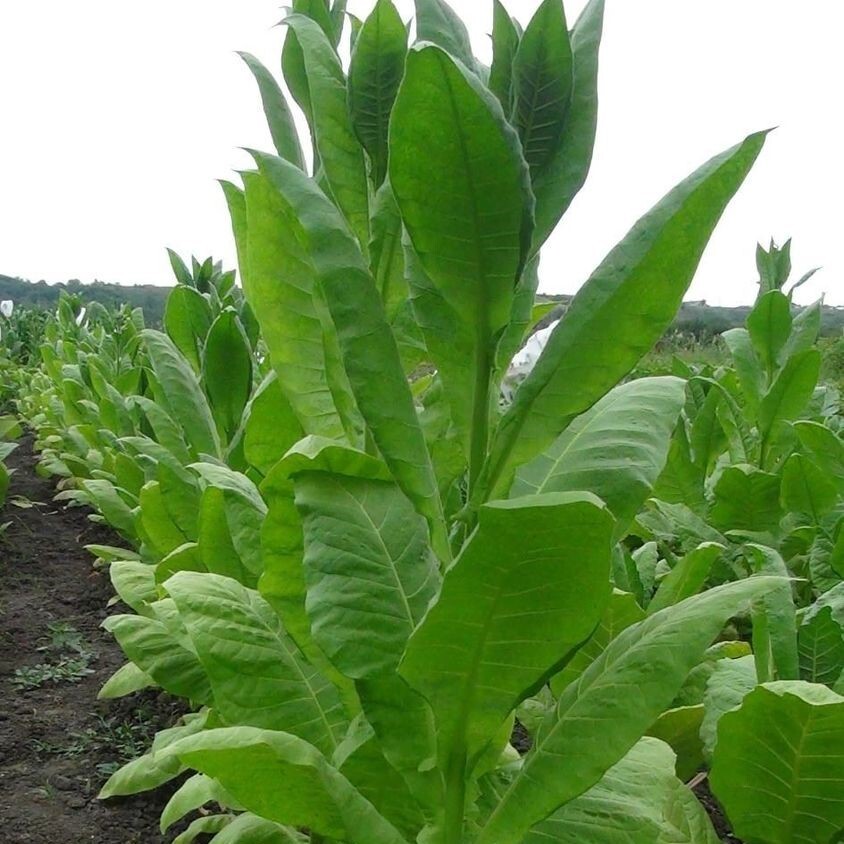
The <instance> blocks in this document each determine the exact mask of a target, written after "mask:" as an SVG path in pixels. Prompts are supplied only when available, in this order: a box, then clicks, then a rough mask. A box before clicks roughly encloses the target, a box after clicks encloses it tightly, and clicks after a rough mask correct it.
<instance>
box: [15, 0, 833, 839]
mask: <svg viewBox="0 0 844 844" xmlns="http://www.w3.org/2000/svg"><path fill="white" fill-rule="evenodd" d="M293 5H294V9H293V12H292V13H291V14H289V15H288V16H287V17H286V18H285V21H284V23H285V25H286V28H287V35H286V40H285V44H284V50H283V54H282V69H283V73H284V80H285V83H286V88H287V90H289V92H290V93H291V94H292V96H293V98H294V99H295V101H296V103H297V105H298V107H299V109H301V111H302V112H303V114H304V116H305V118H306V119H307V124H308V128H309V133H308V137H307V139H306V141H305V142H304V144H303V143H302V140H301V139H300V137H299V136H298V135H297V132H296V129H295V126H294V121H293V117H292V112H291V110H290V106H289V104H288V101H287V99H286V95H285V93H284V92H283V90H282V88H281V87H280V86H279V84H278V82H277V81H276V80H275V78H274V76H273V74H272V73H271V72H270V71H269V70H267V69H266V68H265V67H264V66H262V65H261V64H260V63H259V62H258V61H257V60H255V59H254V58H253V57H251V56H248V55H244V59H245V61H246V64H247V65H248V66H249V68H250V69H251V71H252V73H253V74H254V76H255V78H256V80H257V83H258V87H259V90H260V95H261V99H262V102H263V107H264V111H265V113H266V116H267V120H268V123H269V128H270V131H271V136H272V140H273V143H274V145H275V150H274V152H272V153H267V152H254V153H252V157H253V159H254V165H253V166H252V167H251V168H250V169H248V170H246V171H245V172H243V173H241V174H239V179H238V182H237V183H233V182H232V183H229V182H227V183H225V184H224V185H223V189H224V193H225V197H226V199H227V202H228V206H229V210H230V212H231V219H232V225H233V231H234V235H235V240H236V244H237V251H238V263H239V273H240V282H241V285H242V288H241V286H237V285H235V280H234V274H233V273H226V272H223V271H222V269H221V268H220V267H219V266H218V265H214V264H213V263H212V262H211V261H210V260H209V261H206V262H205V263H204V264H200V263H198V262H194V264H193V266H192V267H188V266H186V265H185V264H184V263H182V262H181V261H180V260H179V259H178V258H177V257H176V256H175V255H174V256H173V264H174V269H175V270H176V273H177V276H178V280H179V284H178V286H177V287H176V288H175V289H174V291H173V293H172V294H171V296H170V300H169V302H168V304H167V310H166V317H165V324H164V330H163V331H157V330H151V329H148V328H145V327H144V325H143V319H142V316H141V314H140V313H139V312H137V311H136V312H130V311H128V310H124V311H121V312H118V313H117V314H114V313H107V312H104V311H94V312H90V313H84V314H82V313H80V312H78V309H75V308H74V307H73V305H72V303H71V302H70V301H69V300H64V301H63V304H62V307H61V308H60V310H59V313H58V316H57V318H56V319H55V320H53V321H52V322H51V323H50V324H49V325H48V326H47V329H46V331H47V334H46V339H45V342H44V344H43V345H42V348H41V366H40V368H39V369H38V370H37V371H36V372H35V373H34V374H30V375H29V376H27V377H26V378H23V379H21V386H20V388H19V391H20V398H19V407H20V411H21V414H22V415H23V416H24V418H25V419H26V420H27V421H28V423H29V424H30V425H31V426H33V427H34V428H35V429H36V430H37V434H38V447H39V448H40V449H41V466H42V468H43V469H44V470H45V471H49V472H51V473H53V474H55V475H57V476H60V478H61V479H62V480H61V482H60V485H61V489H62V491H61V493H60V497H61V498H64V499H66V500H70V501H72V502H77V503H84V504H86V505H90V506H92V507H93V508H94V509H95V511H96V512H97V513H98V514H99V516H98V518H101V519H103V520H105V521H106V522H108V524H110V525H111V526H112V527H113V528H114V529H115V530H116V531H118V532H119V534H121V535H122V537H123V538H124V539H125V541H126V542H125V544H126V545H128V546H130V547H131V549H132V550H131V551H127V550H125V549H124V548H112V547H102V546H99V547H94V548H92V551H93V552H94V553H95V554H96V556H97V557H98V558H99V559H100V561H101V562H102V563H103V564H107V565H108V566H109V570H110V573H111V578H112V581H113V583H114V587H115V590H116V592H117V594H118V595H119V597H120V599H121V600H122V602H123V604H125V605H126V607H127V608H128V609H127V611H126V612H125V613H123V614H119V615H114V616H111V617H110V618H109V619H108V621H107V622H106V625H107V627H108V629H109V630H110V631H111V632H112V633H113V634H114V636H115V637H116V639H117V641H118V642H119V644H120V646H121V647H122V649H123V650H124V652H125V654H126V657H127V662H126V664H125V666H124V667H123V668H121V669H120V670H119V671H118V672H117V673H116V674H115V675H114V676H113V677H112V678H111V679H110V680H109V682H108V683H107V684H106V686H105V687H104V689H103V691H102V696H103V697H105V698H113V697H117V696H122V695H129V694H132V693H133V692H136V691H137V690H139V689H142V688H144V687H148V686H158V687H160V688H162V689H164V690H166V691H167V692H169V693H171V694H173V695H177V696H180V697H182V698H185V699H186V700H187V701H189V702H190V708H191V712H190V714H188V715H186V716H184V718H183V719H182V721H181V722H180V723H179V724H178V725H177V726H175V727H173V728H172V729H168V730H164V731H163V732H161V733H159V734H158V736H157V737H156V739H155V742H154V744H153V746H152V747H151V748H150V751H149V753H148V754H146V755H145V756H143V757H141V758H139V759H137V760H135V761H134V762H131V763H130V764H128V765H126V766H125V767H124V768H122V769H121V770H119V771H118V772H117V773H115V774H114V775H113V776H112V777H111V779H110V780H109V781H108V783H107V784H106V785H105V787H104V789H103V796H104V797H109V796H114V795H126V794H133V793H137V792H141V791H144V790H147V789H152V788H155V787H157V786H160V785H162V784H163V783H165V782H168V781H170V780H173V779H175V778H177V777H182V784H181V785H180V787H179V788H178V790H176V792H175V794H174V795H173V797H172V799H171V800H170V802H169V803H168V805H167V807H166V809H165V810H164V813H163V816H162V820H161V823H162V827H163V828H165V829H166V828H167V827H169V826H170V825H171V824H173V823H174V822H175V821H177V820H178V819H180V818H182V817H184V816H186V815H187V814H188V813H190V812H192V811H194V810H196V809H198V808H200V807H206V806H207V807H212V810H211V811H209V809H208V808H206V810H205V811H204V813H202V814H201V815H200V816H199V817H198V818H197V819H196V820H195V821H194V822H193V823H192V824H191V825H190V827H189V829H188V831H187V832H185V833H183V834H182V835H181V836H179V839H178V841H179V842H180V844H184V843H185V842H189V841H191V840H193V839H194V838H195V837H196V836H198V835H199V834H200V833H206V834H207V833H210V834H213V835H214V836H215V837H214V838H213V841H214V844H233V842H239V844H257V842H262V844H283V843H286V844H290V842H304V841H311V842H353V844H373V842H377V844H410V842H415V841H418V842H424V844H459V842H475V844H516V842H527V844H540V842H546V841H557V842H571V843H572V844H573V843H574V842H583V841H587V840H588V841H589V842H590V844H615V843H616V842H619V841H622V840H623V841H624V842H636V843H637V844H638V843H639V842H641V844H653V842H668V841H671V842H695V844H701V842H705V843H709V844H715V842H717V841H718V838H717V836H716V833H715V831H714V829H713V827H712V825H711V822H710V820H709V818H708V816H707V814H706V813H705V811H704V809H703V808H702V806H701V805H700V804H699V803H698V801H697V799H696V798H695V796H694V794H693V793H692V791H691V790H690V788H689V787H688V786H687V784H686V783H687V782H688V781H689V780H690V779H691V778H693V777H694V776H695V775H696V774H697V772H700V771H703V772H709V778H710V782H711V787H712V790H713V792H714V794H715V795H716V797H717V798H718V800H719V801H721V803H722V804H723V806H724V808H725V810H726V813H727V815H728V816H729V819H730V822H731V824H732V825H733V827H734V830H735V832H736V834H737V835H739V836H742V837H743V838H745V839H746V840H747V841H749V842H761V843H762V844H787V842H795V841H805V842H818V844H828V842H829V841H830V840H832V838H833V837H834V836H835V835H837V834H838V833H839V831H840V830H841V829H842V827H844V802H842V800H841V793H842V792H841V789H842V787H844V698H842V697H840V696H839V694H838V692H841V691H843V690H842V688H841V686H842V678H841V677H842V668H844V586H842V579H843V578H844V531H842V530H841V526H842V514H843V513H844V508H843V507H842V503H843V502H844V497H842V496H844V443H842V440H841V438H840V437H839V433H838V424H839V422H838V420H839V416H838V406H837V396H836V395H834V394H833V392H832V391H831V390H829V389H826V388H824V387H819V386H818V372H819V355H818V352H817V351H816V349H815V348H814V343H815V339H816V337H817V333H818V329H819V321H820V308H819V306H813V307H810V308H806V309H803V310H800V309H796V308H795V307H794V306H793V304H792V302H791V300H790V297H789V296H788V295H786V293H784V292H783V290H782V289H781V288H782V282H783V281H784V279H783V278H782V277H781V276H782V273H780V272H779V270H778V267H777V260H778V256H777V253H776V252H775V251H772V252H771V253H764V254H766V255H767V258H765V261H767V262H768V263H769V264H770V266H769V267H768V271H766V272H763V279H762V282H763V283H762V289H761V290H760V296H759V299H758V301H757V304H756V306H755V308H754V310H753V312H752V314H751V315H750V317H749V318H748V320H747V326H746V328H741V329H735V330H733V331H730V332H728V333H727V334H726V335H725V336H724V341H725V342H726V343H727V345H728V347H729V350H730V353H731V355H732V361H733V364H732V366H730V367H722V368H718V369H714V370H713V369H707V368H704V367H701V368H698V369H696V370H690V369H688V368H681V369H678V372H677V374H676V375H675V376H666V377H654V378H643V379H639V380H632V381H626V380H625V379H626V376H627V375H628V374H629V373H630V372H631V370H633V368H634V367H635V366H636V365H637V363H638V362H639V360H640V359H641V358H642V356H643V355H645V354H646V353H647V352H648V351H649V350H650V349H651V348H652V347H653V345H654V343H655V342H656V341H657V340H658V339H659V338H660V336H661V335H662V334H663V332H664V331H665V329H666V328H667V327H668V326H669V324H670V322H671V320H672V318H673V317H674V315H675V312H676V310H677V308H678V306H679V304H680V302H681V300H682V298H683V295H684V293H685V291H686V289H687V288H688V285H689V283H690V282H691V279H692V276H693V274H694V272H695V269H696V267H697V264H698V262H699V259H700V257H701V254H702V252H703V250H704V248H705V246H706V243H707V241H708V239H709V237H710V235H711V233H712V231H713V229H714V227H715V225H716V224H717V222H718V220H719V218H720V216H721V214H722V212H723V211H724V209H725V207H726V205H727V203H728V202H729V200H730V199H731V197H732V196H733V194H734V193H735V192H736V191H737V190H738V188H739V187H740V185H741V184H742V182H743V180H744V178H745V177H746V175H747V174H748V172H749V170H750V168H751V166H752V165H753V163H754V161H755V159H756V157H757V155H758V154H759V153H760V151H761V149H762V146H763V143H764V140H765V134H764V133H760V134H754V135H751V136H749V137H748V138H746V139H745V140H743V141H741V142H740V143H739V144H737V145H736V146H734V147H732V148H730V149H728V150H727V151H726V152H724V153H722V154H720V155H718V156H716V157H715V158H713V159H712V160H710V161H709V162H707V163H705V164H704V165H703V166H702V167H701V168H700V169H698V170H697V171H695V172H694V173H693V174H692V175H691V176H689V177H688V178H687V179H686V180H685V181H683V182H681V183H680V184H679V185H678V186H677V187H675V188H674V189H673V190H671V191H670V192H669V193H668V194H666V195H665V197H664V198H663V199H662V200H661V201H660V202H658V203H657V204H656V205H655V206H654V207H653V208H652V209H651V210H650V211H648V212H647V213H646V214H645V215H644V216H643V217H642V218H641V219H640V220H639V221H638V222H637V223H636V224H635V225H634V226H633V228H632V229H631V230H630V232H629V234H628V235H627V236H626V237H625V238H624V239H623V240H622V241H621V243H619V245H618V246H616V247H615V248H614V249H613V250H612V251H611V252H610V253H609V255H608V256H607V257H606V258H605V259H604V261H603V262H602V263H601V264H600V266H599V267H598V268H597V269H596V270H595V271H594V273H593V274H592V276H591V277H590V278H589V279H587V280H586V281H585V283H584V284H583V286H582V288H581V289H580V292H579V293H578V294H577V296H576V297H575V298H574V300H573V301H572V303H571V305H570V307H569V308H568V310H567V312H566V314H565V316H564V317H563V319H562V320H561V322H560V323H559V324H558V325H557V327H556V328H555V329H554V331H553V333H552V334H551V336H550V338H549V340H548V342H547V345H546V346H545V348H544V351H543V352H542V354H541V356H540V358H539V360H538V361H537V362H536V364H535V366H534V367H533V368H532V370H531V371H530V372H529V374H527V376H526V377H524V379H523V380H522V381H521V382H520V383H519V384H518V387H517V388H516V389H514V390H507V391H502V381H503V379H505V377H506V376H507V372H508V367H509V363H510V361H511V359H512V358H513V355H514V354H515V353H516V351H517V350H518V349H519V348H520V347H521V346H522V345H523V343H524V341H525V339H526V338H527V337H528V336H529V334H530V332H531V329H532V326H533V325H534V323H535V321H536V320H537V319H538V318H539V317H540V316H541V315H542V309H541V308H539V309H538V308H537V307H536V306H535V294H536V287H537V280H538V268H539V261H540V253H541V248H542V245H543V243H544V242H545V241H546V240H547V238H548V236H549V235H550V234H551V232H552V231H553V230H554V228H555V226H556V225H557V223H558V222H559V220H560V219H561V217H562V216H563V214H564V213H565V212H566V211H567V209H568V207H569V205H570V203H571V201H572V199H573V198H574V196H575V195H576V194H577V192H578V191H579V189H580V188H581V186H582V185H583V183H584V181H585V179H586V175H587V172H588V170H589V166H590V160H591V156H592V148H593V142H594V137H595V126H596V110H597V72H598V49H599V43H600V40H601V31H602V24H603V15H604V6H603V2H602V0H590V2H589V3H588V4H587V5H586V7H585V9H584V11H583V13H582V14H581V16H580V17H579V19H578V20H577V22H576V23H574V26H573V28H572V29H571V30H569V25H568V23H567V21H566V18H565V13H564V10H563V6H562V3H561V0H545V2H543V3H542V4H541V5H540V6H539V9H538V11H537V12H536V14H535V16H534V17H533V18H532V20H530V22H529V23H527V25H526V27H525V28H524V29H522V27H521V26H520V25H519V24H518V23H517V22H516V21H515V20H513V19H512V18H511V17H510V16H509V15H508V14H507V12H506V11H505V10H504V8H503V7H502V6H501V4H500V3H498V2H495V9H494V12H495V15H494V32H493V60H492V66H491V67H485V66H484V65H482V64H481V63H480V62H479V61H478V60H477V59H476V58H475V56H474V55H473V54H472V51H471V48H470V43H469V38H468V36H467V32H466V29H465V27H464V25H463V24H462V22H461V21H460V19H459V18H458V17H457V16H456V15H455V13H454V12H453V11H452V10H451V9H450V8H449V7H448V6H446V5H445V3H443V2H442V0H417V4H416V16H415V33H416V43H414V44H413V45H412V46H409V45H408V32H409V30H408V26H407V25H406V23H405V21H403V20H402V19H401V17H400V16H399V14H398V13H397V11H396V9H395V8H394V6H393V5H392V3H391V2H390V0H378V2H377V3H376V5H375V8H374V9H373V10H372V12H371V14H370V15H369V17H368V18H367V19H366V20H365V21H358V20H355V19H354V18H351V27H350V29H351V61H350V63H349V64H348V67H347V68H346V67H344V65H343V63H342V62H341V59H340V58H339V56H340V55H341V54H344V53H345V50H344V49H341V43H342V41H343V33H344V29H345V31H348V29H349V27H348V26H346V27H345V28H344V24H345V23H347V22H348V21H349V19H350V18H349V16H347V15H345V13H344V5H345V4H344V3H342V2H340V1H339V0H335V2H334V3H333V5H328V4H327V2H326V0H296V2H295V3H294V4H293ZM547 272H553V270H552V269H551V268H548V270H547ZM678 366H679V365H678ZM516 718H518V720H519V721H520V723H521V724H522V726H523V728H524V729H525V730H526V731H527V733H528V734H529V740H530V741H529V743H530V745H531V746H530V749H529V751H527V752H526V753H524V754H523V755H520V754H519V753H518V752H516V750H514V749H513V747H511V745H510V738H511V733H512V731H513V727H514V722H515V720H516ZM698 779H700V775H698Z"/></svg>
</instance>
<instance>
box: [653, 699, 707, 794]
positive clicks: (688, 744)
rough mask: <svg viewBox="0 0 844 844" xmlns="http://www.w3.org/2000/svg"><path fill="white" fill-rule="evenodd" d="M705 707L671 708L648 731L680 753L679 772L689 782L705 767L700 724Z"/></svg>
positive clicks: (677, 766) (682, 778)
mask: <svg viewBox="0 0 844 844" xmlns="http://www.w3.org/2000/svg"><path fill="white" fill-rule="evenodd" d="M703 716H704V708H703V704H702V703H699V704H697V705H696V706H676V707H674V708H673V709H667V710H666V711H665V712H663V713H662V715H660V716H659V718H657V719H656V722H655V723H654V724H652V725H651V726H650V728H649V729H648V732H647V734H648V735H649V736H653V737H654V738H658V739H660V740H661V741H664V742H665V743H666V744H668V745H670V747H671V749H672V750H673V751H674V752H675V753H676V754H677V764H676V770H677V776H678V777H679V778H680V779H681V780H683V782H687V781H688V780H690V779H691V778H692V777H693V776H694V775H695V774H696V773H697V772H698V770H700V768H702V767H703V743H702V742H701V740H700V726H701V722H702V721H703Z"/></svg>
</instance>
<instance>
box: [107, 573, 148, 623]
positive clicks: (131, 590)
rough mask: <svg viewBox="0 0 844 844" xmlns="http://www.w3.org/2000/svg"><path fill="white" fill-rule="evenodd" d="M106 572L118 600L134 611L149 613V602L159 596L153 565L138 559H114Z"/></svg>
mask: <svg viewBox="0 0 844 844" xmlns="http://www.w3.org/2000/svg"><path fill="white" fill-rule="evenodd" d="M108 574H109V577H110V578H111V584H112V586H114V591H115V592H116V593H117V595H118V597H119V598H120V600H121V601H123V603H124V604H126V606H127V607H130V608H131V609H133V610H134V611H135V612H136V613H139V614H140V615H149V610H148V606H149V604H152V603H154V602H155V601H157V600H158V597H159V596H158V591H157V589H156V588H155V571H154V569H153V567H152V566H149V565H147V564H146V563H142V562H140V561H138V560H115V561H114V562H113V563H112V564H111V565H110V566H109V567H108Z"/></svg>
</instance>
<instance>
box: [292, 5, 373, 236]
mask: <svg viewBox="0 0 844 844" xmlns="http://www.w3.org/2000/svg"><path fill="white" fill-rule="evenodd" d="M284 23H285V25H286V26H289V27H290V28H291V29H292V30H293V31H294V32H295V33H296V40H297V42H298V44H299V47H300V49H301V51H302V56H303V59H304V65H305V72H306V74H307V81H308V88H309V99H310V111H311V119H312V124H311V125H312V130H313V133H314V140H315V144H316V150H317V153H318V155H319V162H320V165H321V168H322V169H321V172H322V175H323V177H324V178H325V181H326V183H327V185H328V187H329V188H330V190H331V194H332V196H333V197H334V200H335V201H336V203H337V206H338V207H339V208H340V210H341V211H342V212H343V215H344V216H345V218H346V220H347V221H348V223H349V225H350V226H351V229H352V231H353V232H354V233H355V236H356V237H357V239H358V241H359V244H360V247H361V249H362V250H363V251H364V253H365V252H366V250H367V248H368V245H369V186H368V184H367V180H366V163H365V162H364V158H363V151H362V150H361V147H360V144H359V143H358V140H357V138H356V137H355V133H354V130H353V129H352V125H351V120H350V118H349V110H348V105H347V93H346V79H345V76H344V74H343V68H342V66H341V65H340V59H339V57H338V56H337V54H336V53H335V52H334V48H333V47H332V45H331V42H330V41H329V40H328V36H327V35H326V34H325V32H323V30H322V29H321V28H320V26H319V25H318V24H317V23H316V22H315V21H313V20H311V19H310V18H307V17H305V16H304V15H298V14H293V15H288V16H287V17H286V18H285V19H284ZM300 172H301V171H300Z"/></svg>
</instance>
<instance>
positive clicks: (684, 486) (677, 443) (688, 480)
mask: <svg viewBox="0 0 844 844" xmlns="http://www.w3.org/2000/svg"><path fill="white" fill-rule="evenodd" d="M703 482H704V472H703V470H702V468H701V467H700V466H698V465H696V464H695V462H694V460H693V459H692V452H691V446H690V444H689V433H688V429H687V427H686V420H685V418H683V417H682V416H681V417H680V419H679V421H678V422H677V427H676V428H675V429H674V436H673V437H672V438H671V445H670V446H669V449H668V457H667V458H666V461H665V468H664V469H663V470H662V472H661V474H660V476H659V478H657V481H656V483H655V484H654V489H653V497H654V498H658V499H660V500H661V501H666V502H668V503H670V504H680V503H685V504H687V505H688V506H689V507H690V508H691V509H692V510H693V511H694V512H697V513H703V512H704V511H705V509H706V499H705V496H704V488H703Z"/></svg>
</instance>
